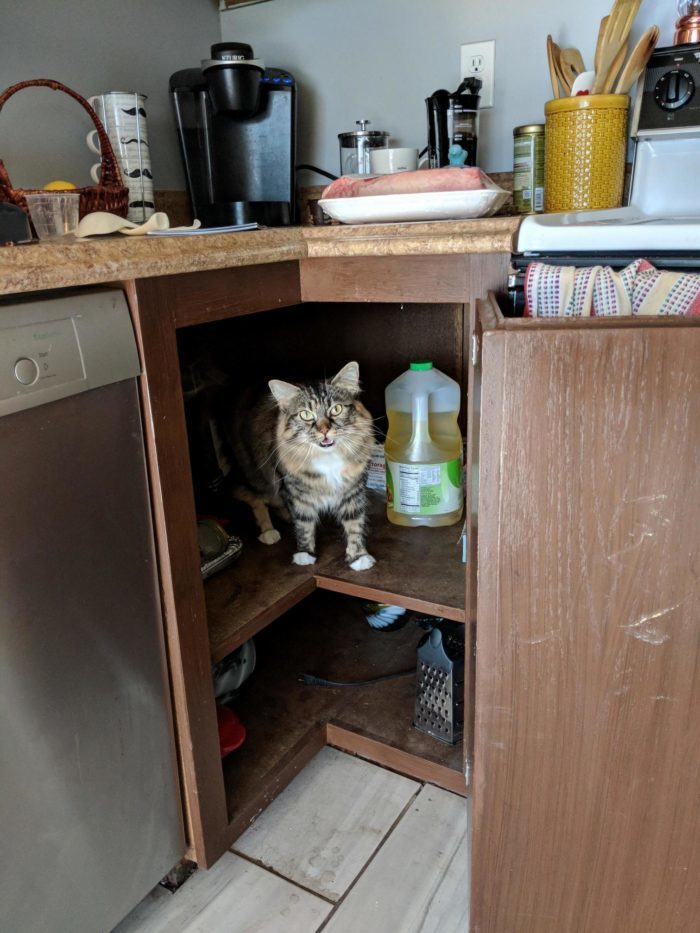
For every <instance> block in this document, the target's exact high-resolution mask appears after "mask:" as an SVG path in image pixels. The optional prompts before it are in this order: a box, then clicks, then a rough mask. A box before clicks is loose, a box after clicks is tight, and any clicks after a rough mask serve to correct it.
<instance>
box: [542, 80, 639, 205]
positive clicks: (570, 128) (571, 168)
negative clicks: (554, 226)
mask: <svg viewBox="0 0 700 933" xmlns="http://www.w3.org/2000/svg"><path fill="white" fill-rule="evenodd" d="M629 105H630V99H629V97H628V96H627V94H589V95H586V96H583V97H562V98H559V99H557V100H550V101H548V102H547V103H546V104H545V105H544V113H545V159H544V209H545V211H546V212H553V211H586V210H602V209H605V208H610V207H620V205H621V204H622V194H623V189H624V183H625V159H626V155H627V117H628V113H629Z"/></svg>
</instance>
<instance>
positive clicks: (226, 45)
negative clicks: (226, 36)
mask: <svg viewBox="0 0 700 933" xmlns="http://www.w3.org/2000/svg"><path fill="white" fill-rule="evenodd" d="M241 65H242V66H244V67H252V68H259V69H260V71H264V70H265V63H264V62H263V61H262V60H261V59H259V58H254V56H253V46H252V45H248V44H247V43H246V42H217V43H215V44H214V45H212V47H211V58H205V59H203V60H202V71H208V70H209V69H210V68H231V67H237V66H241Z"/></svg>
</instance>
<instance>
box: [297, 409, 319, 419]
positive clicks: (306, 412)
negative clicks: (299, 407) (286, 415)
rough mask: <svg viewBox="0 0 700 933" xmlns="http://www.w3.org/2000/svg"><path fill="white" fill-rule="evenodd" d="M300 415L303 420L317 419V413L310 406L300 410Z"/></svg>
mask: <svg viewBox="0 0 700 933" xmlns="http://www.w3.org/2000/svg"><path fill="white" fill-rule="evenodd" d="M299 417H300V418H301V420H302V421H315V420H316V415H315V414H314V413H313V412H312V411H309V409H308V408H304V409H303V411H300V412H299Z"/></svg>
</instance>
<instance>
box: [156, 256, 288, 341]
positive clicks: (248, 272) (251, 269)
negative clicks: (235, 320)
mask: <svg viewBox="0 0 700 933" xmlns="http://www.w3.org/2000/svg"><path fill="white" fill-rule="evenodd" d="M160 282H161V287H163V288H164V289H166V290H167V293H168V305H169V311H170V314H171V316H172V320H173V322H174V323H175V326H176V327H188V326H190V325H192V324H204V323H210V322H211V321H218V320H222V319H223V318H229V317H237V316H238V315H242V314H252V313H254V312H258V311H269V310H272V309H273V308H280V307H286V306H288V305H295V304H298V303H299V301H300V300H301V299H300V292H299V264H298V263H297V262H296V261H295V262H277V263H269V264H265V265H262V266H239V267H237V268H234V269H213V270H210V271H209V272H206V273H203V272H187V273H184V274H182V275H171V276H166V277H164V278H163V279H161V280H160Z"/></svg>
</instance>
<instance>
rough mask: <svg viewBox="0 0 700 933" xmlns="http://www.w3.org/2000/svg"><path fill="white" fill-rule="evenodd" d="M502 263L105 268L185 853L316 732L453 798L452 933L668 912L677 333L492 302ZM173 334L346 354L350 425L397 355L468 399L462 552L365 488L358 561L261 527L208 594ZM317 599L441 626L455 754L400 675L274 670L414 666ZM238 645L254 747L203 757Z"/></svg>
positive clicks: (681, 734) (217, 829)
mask: <svg viewBox="0 0 700 933" xmlns="http://www.w3.org/2000/svg"><path fill="white" fill-rule="evenodd" d="M507 260H508V256H507V254H505V253H491V254H479V255H477V254H474V255H464V254H459V253H446V254H443V255H415V256H409V255H388V256H387V255H375V256H367V255H364V256H359V255H328V254H327V255H325V256H323V257H319V258H308V257H306V258H300V259H296V258H295V259H294V260H290V261H278V262H274V263H269V264H266V265H258V266H255V265H252V266H242V267H239V268H227V269H220V270H210V271H206V272H195V273H187V274H181V275H168V276H163V277H160V278H159V277H153V278H145V279H140V280H136V281H135V282H132V283H131V284H130V285H129V288H128V290H129V296H130V301H131V306H132V310H133V314H134V320H135V322H136V326H137V331H138V335H139V340H140V346H141V352H142V360H143V365H144V376H143V393H144V400H145V406H146V412H147V417H146V422H147V427H148V429H149V430H148V439H149V445H150V454H151V468H152V472H151V482H152V489H153V494H154V510H155V518H156V525H157V528H158V530H159V534H158V542H159V548H160V563H161V583H162V589H163V604H164V609H165V617H166V628H167V638H168V643H169V654H170V662H171V679H172V690H173V697H174V705H175V709H176V719H177V727H178V735H179V753H180V762H181V775H182V785H183V792H184V798H185V809H186V813H187V819H188V829H189V846H190V848H189V857H190V858H192V859H194V860H196V861H197V862H198V863H199V864H201V865H204V866H206V865H210V864H212V862H214V861H215V860H216V859H217V858H218V857H219V855H220V854H221V853H222V852H223V851H224V850H225V849H226V848H227V847H228V846H230V845H231V843H232V842H233V840H234V839H235V838H236V837H237V836H238V835H239V834H240V833H241V832H242V831H243V830H244V829H245V827H246V826H247V825H249V824H250V822H251V821H252V820H253V819H254V818H255V817H256V816H257V815H258V814H259V813H260V812H261V810H262V809H263V808H264V807H265V806H266V805H267V803H269V802H270V801H271V800H272V799H273V798H274V797H275V796H276V795H277V794H278V793H279V792H280V791H281V790H282V789H283V788H284V787H285V786H286V784H287V783H288V782H289V781H290V780H291V779H292V777H293V776H294V775H295V774H296V773H297V772H298V771H299V770H300V769H301V768H302V767H303V766H304V765H305V763H306V762H307V761H308V760H309V759H310V758H311V757H312V756H313V755H314V754H315V753H316V751H318V750H319V749H320V748H321V747H322V746H323V745H324V744H331V745H333V746H336V747H338V748H341V749H344V750H346V751H348V752H350V753H354V754H358V755H361V756H363V757H366V758H368V759H370V760H373V761H376V762H378V763H380V764H383V765H385V766H388V767H390V768H393V769H395V770H397V771H400V772H403V773H405V774H407V775H410V776H413V777H416V778H418V779H421V780H425V781H429V782H433V783H435V784H438V785H439V786H442V787H444V788H447V789H448V790H451V791H453V792H455V793H458V794H462V795H468V794H469V795H471V796H472V799H473V814H474V836H473V849H472V867H473V868H472V871H473V878H472V929H473V930H474V931H485V930H489V931H495V933H511V931H513V930H518V931H532V933H547V931H550V930H551V931H552V933H554V931H557V933H560V931H562V930H567V931H569V930H571V931H579V930H580V931H595V933H600V931H610V933H613V931H614V933H626V931H629V933H640V931H649V933H667V931H675V930H679V931H680V930H686V929H691V928H692V927H693V923H694V921H695V917H696V916H697V913H698V909H700V903H698V892H697V886H696V885H694V879H695V878H697V875H698V869H699V868H700V866H699V865H698V849H697V845H696V844H695V843H694V840H695V839H697V838H698V829H699V828H700V827H698V817H697V808H696V805H695V801H696V800H697V792H698V790H699V789H700V788H699V787H698V781H699V778H698V775H700V752H699V751H698V746H697V742H695V741H694V734H693V730H694V718H693V713H694V712H695V710H697V707H698V690H699V689H700V688H699V687H698V678H697V676H696V675H695V673H694V671H695V667H696V665H697V658H698V655H699V654H700V634H699V631H700V630H699V629H698V626H697V622H696V618H697V609H696V606H697V603H698V592H697V590H698V585H699V584H698V582H697V581H698V579H699V578H700V575H699V574H698V566H697V562H698V544H699V543H700V542H699V541H698V537H699V535H700V532H699V531H698V528H700V522H699V519H700V515H699V514H698V512H699V511H700V496H699V495H698V493H699V491H700V490H698V484H699V483H700V480H698V453H697V451H698V450H700V401H698V399H700V393H699V391H698V390H699V389H700V386H699V385H698V382H700V366H699V365H698V364H699V363H700V329H699V328H698V323H700V322H697V321H694V320H690V319H682V320H680V319H668V318H666V319H653V320H652V319H650V320H648V321H643V322H642V321H639V320H634V321H632V320H612V319H608V320H602V319H599V320H589V321H571V320H566V321H561V320H549V321H547V320H536V321H533V320H514V319H504V318H503V317H502V316H501V314H500V311H499V310H498V307H497V305H496V303H495V300H494V299H493V298H491V299H489V300H485V299H484V296H485V295H486V293H487V292H488V290H489V289H493V288H499V287H502V286H503V284H504V282H505V276H506V269H507ZM481 299H484V300H481ZM309 334H312V335H313V339H310V338H309ZM194 339H198V340H203V341H204V343H205V344H206V343H207V342H208V343H209V345H210V346H217V347H221V346H224V345H225V346H226V347H227V352H229V353H230V354H231V360H232V361H233V364H234V365H236V366H242V367H244V368H245V367H246V366H248V367H249V369H250V370H251V371H254V370H255V369H256V368H257V367H260V366H263V367H264V375H265V376H267V375H268V374H269V372H270V371H271V369H275V371H278V369H279V368H280V367H281V368H283V369H284V372H282V373H281V375H282V378H284V377H289V375H290V374H291V372H292V370H293V369H294V368H295V367H296V366H297V365H298V366H300V368H301V369H304V368H306V369H308V370H309V371H311V370H313V369H314V367H315V371H316V372H317V371H318V368H319V366H320V367H321V368H322V370H328V371H334V368H337V367H339V365H341V364H342V363H344V362H346V361H347V360H348V359H350V358H355V359H358V360H359V362H360V367H361V373H362V376H363V380H364V383H365V390H366V394H365V401H366V403H367V405H368V407H369V408H370V410H371V411H373V412H374V413H375V414H379V413H381V412H382V410H383V407H382V393H383V388H384V386H385V385H386V383H387V382H388V381H390V379H391V378H393V376H395V375H396V374H397V373H398V372H400V371H401V370H402V369H403V368H405V363H406V360H407V359H409V358H410V357H412V356H418V355H420V356H426V355H427V356H430V357H432V358H433V359H434V361H435V363H436V365H438V366H439V368H441V369H443V370H444V371H445V372H447V373H448V374H449V375H451V376H453V377H454V378H456V379H457V380H458V381H459V382H460V384H461V385H462V387H463V391H464V399H463V406H462V411H463V428H464V430H465V435H466V445H467V446H466V449H467V461H468V464H467V471H468V477H469V482H468V483H467V506H466V515H467V518H468V527H469V536H468V561H467V564H466V566H465V565H464V564H462V563H461V562H460V561H459V559H458V556H457V554H456V553H455V551H456V550H457V541H456V539H457V537H458V534H459V530H458V528H457V527H454V526H453V527H452V528H447V529H422V530H418V532H416V530H415V529H402V528H398V527H394V526H391V525H389V524H388V523H387V522H386V520H385V518H384V517H383V515H382V509H381V505H379V506H377V512H376V515H375V517H374V519H373V522H372V539H371V542H372V543H371V550H372V551H373V552H374V553H375V556H377V557H378V559H379V560H378V564H377V566H376V568H374V569H373V570H371V571H369V572H367V573H362V574H356V573H352V572H351V571H349V570H347V568H346V567H345V565H344V563H343V561H342V547H341V542H340V540H339V538H338V537H335V536H334V534H333V532H332V530H330V529H326V530H325V531H324V533H323V536H322V538H321V543H322V547H321V555H320V559H319V562H318V563H317V564H316V565H315V566H314V567H313V568H311V570H310V569H309V568H298V567H294V566H292V565H291V563H290V561H289V558H290V554H291V544H290V542H289V541H288V540H287V541H285V540H284V537H283V541H282V543H281V544H280V545H278V546H276V547H275V548H264V547H263V546H262V545H260V546H257V545H256V544H255V543H254V541H252V540H251V539H248V540H247V541H246V545H247V546H246V552H245V563H243V562H240V563H237V564H234V565H232V567H231V568H229V569H227V570H226V571H224V572H222V573H221V574H219V575H217V576H216V577H214V578H212V579H211V580H210V581H207V583H206V584H203V583H202V581H201V578H200V574H199V561H198V550H197V541H196V530H195V524H196V522H195V519H196V510H195V500H194V495H193V485H192V476H191V465H190V460H189V454H188V437H187V424H186V418H185V410H184V402H183V393H182V386H181V382H180V372H179V368H180V355H181V354H182V352H183V350H184V349H185V348H186V347H187V346H188V342H189V341H191V340H194ZM287 538H288V535H287ZM338 594H341V595H346V596H347V595H350V596H356V597H361V598H362V599H367V600H379V601H386V602H389V603H394V604H397V605H401V606H405V607H408V608H410V609H415V610H417V611H419V612H422V613H426V614H428V615H433V616H443V617H445V618H448V619H452V620H454V621H457V622H458V623H461V624H464V626H465V629H466V631H465V636H466V637H465V642H466V652H465V660H466V677H465V708H466V717H465V733H464V741H463V743H462V744H461V745H460V746H458V747H456V748H454V747H451V746H444V745H441V744H439V743H437V742H436V741H435V740H433V739H431V738H430V737H428V736H425V735H423V734H422V733H419V732H417V731H416V730H414V729H412V727H411V718H412V702H413V697H412V694H411V690H412V686H411V683H410V682H409V681H405V682H404V683H403V685H401V683H400V682H399V683H398V685H397V682H395V683H394V684H393V685H392V686H391V688H389V687H385V686H382V687H374V688H371V690H376V691H377V692H376V693H372V694H371V699H370V698H369V697H368V695H367V694H365V696H364V697H363V698H362V699H361V700H358V696H359V694H357V693H354V692H351V694H350V695H347V696H346V695H344V694H343V695H340V696H339V692H337V691H336V692H335V693H334V692H332V691H330V692H324V691H322V690H320V691H317V692H313V691H311V692H309V688H303V687H302V686H300V685H299V684H298V683H297V675H298V674H299V673H301V671H302V669H305V670H309V671H311V672H313V673H321V674H322V675H328V674H334V675H336V677H337V678H338V679H353V678H356V677H357V675H358V673H360V672H361V673H363V674H365V673H366V674H370V675H371V674H379V673H384V672H386V670H387V669H391V670H397V669H401V668H402V667H404V666H405V667H409V666H411V665H412V664H413V663H414V661H415V641H411V640H410V638H407V637H405V635H404V634H402V633H401V632H400V633H398V634H397V635H396V636H394V635H392V636H391V638H392V639H394V638H395V640H392V641H391V642H385V643H384V644H382V645H381V647H378V645H379V643H378V642H376V641H374V642H371V643H370V640H369V638H370V636H369V635H368V633H370V632H371V630H370V629H369V627H368V626H367V625H366V623H365V622H364V620H363V619H362V618H361V614H359V610H357V611H354V610H353V609H352V608H351V607H352V603H351V602H350V601H347V600H345V601H343V600H342V599H340V598H339V596H338ZM355 608H357V607H356V606H355ZM251 636H256V640H257V642H258V644H259V645H260V647H261V650H260V655H261V658H263V656H264V659H263V660H262V661H261V663H260V664H259V666H258V668H257V670H256V672H255V675H254V678H251V681H250V682H249V685H250V689H249V690H248V691H247V699H245V700H242V702H243V703H244V707H243V710H241V711H240V712H241V714H242V715H243V718H244V721H245V722H246V725H247V726H248V728H249V736H248V739H247V741H246V743H245V744H244V745H243V746H242V747H241V749H239V751H238V752H236V753H235V754H234V755H232V756H230V757H229V758H228V759H226V760H225V761H224V763H223V765H222V763H221V762H220V760H219V752H218V736H217V728H216V717H215V709H214V698H213V690H212V682H211V663H212V661H213V660H217V659H219V658H222V657H224V656H225V655H226V654H227V653H228V652H229V651H231V650H233V649H234V648H235V647H236V646H237V645H240V644H242V643H243V642H244V641H245V640H247V639H248V638H250V637H251ZM380 637H381V636H380ZM246 687H248V685H246ZM368 689H370V688H368ZM242 696H243V694H242Z"/></svg>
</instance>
